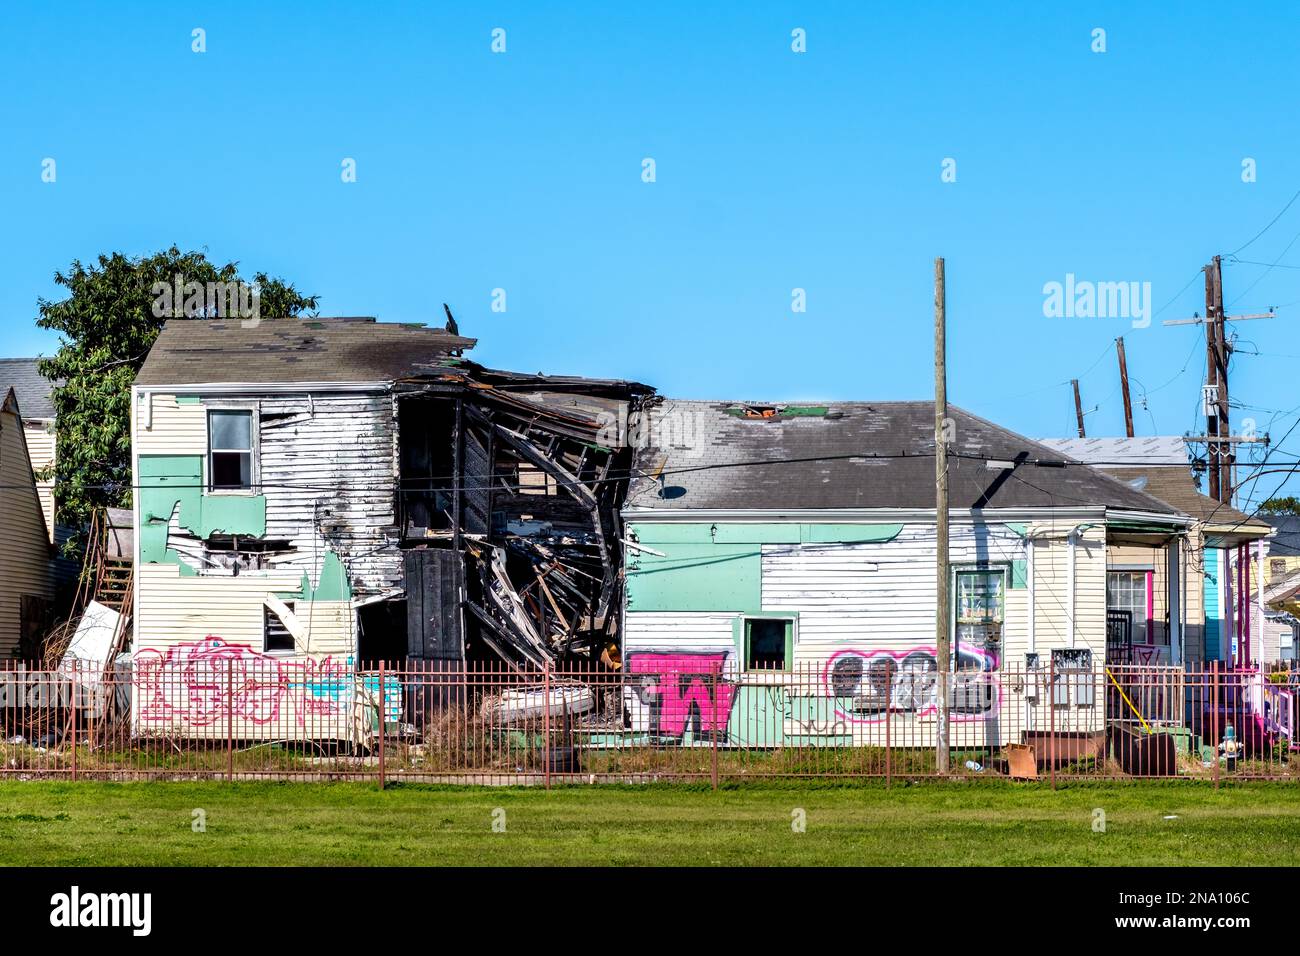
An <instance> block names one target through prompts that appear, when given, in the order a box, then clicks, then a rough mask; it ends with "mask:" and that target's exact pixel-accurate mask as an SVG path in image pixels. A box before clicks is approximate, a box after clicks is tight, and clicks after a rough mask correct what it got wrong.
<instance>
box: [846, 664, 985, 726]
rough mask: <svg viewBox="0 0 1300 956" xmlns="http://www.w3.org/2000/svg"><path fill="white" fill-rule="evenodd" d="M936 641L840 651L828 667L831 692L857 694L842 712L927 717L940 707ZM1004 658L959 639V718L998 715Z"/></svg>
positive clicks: (955, 708) (955, 716)
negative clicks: (933, 643)
mask: <svg viewBox="0 0 1300 956" xmlns="http://www.w3.org/2000/svg"><path fill="white" fill-rule="evenodd" d="M935 654H936V651H935V648H934V647H913V648H908V649H907V650H890V649H885V648H881V649H873V650H859V649H857V648H846V649H845V650H841V651H836V652H835V653H834V654H832V655H831V656H830V658H829V659H828V660H827V661H826V666H825V667H824V668H823V669H822V687H823V690H824V691H825V693H826V695H827V696H828V697H832V698H835V699H841V698H845V697H848V698H852V700H853V705H852V706H851V708H850V709H848V710H845V709H843V708H841V707H839V706H836V708H835V714H836V716H837V717H841V718H843V719H844V720H847V721H851V722H853V723H879V722H880V721H882V720H884V719H885V711H886V707H887V708H888V711H889V713H891V714H909V715H912V716H917V717H922V716H927V715H930V714H934V713H936V712H937V711H938V701H937V691H938V664H937V658H936V656H935ZM997 668H998V658H997V655H996V654H992V653H989V652H986V651H983V650H980V649H978V648H974V647H970V646H968V645H965V644H962V645H959V647H958V649H957V661H956V667H955V668H954V671H953V675H952V677H953V684H952V695H951V696H952V700H951V703H950V707H951V710H950V713H951V715H952V720H954V721H975V720H983V719H985V718H986V717H988V716H989V715H996V714H997V712H998V705H999V703H1000V701H1001V695H1002V689H1001V686H1000V685H999V683H998V678H997Z"/></svg>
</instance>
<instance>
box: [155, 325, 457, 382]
mask: <svg viewBox="0 0 1300 956" xmlns="http://www.w3.org/2000/svg"><path fill="white" fill-rule="evenodd" d="M474 343H475V340H474V339H467V338H462V337H460V336H457V335H451V334H450V333H448V332H447V331H445V330H444V329H439V328H432V329H431V328H426V327H424V326H417V325H406V324H402V323H395V322H375V321H373V320H370V319H311V318H304V319H261V320H260V321H259V322H258V323H257V325H256V326H252V325H246V324H245V323H244V322H242V321H241V320H239V319H171V320H169V321H168V322H167V324H166V325H165V326H164V327H163V330H162V332H161V333H160V334H159V336H158V339H157V341H155V342H154V345H153V348H152V349H151V350H150V352H149V357H148V358H147V359H145V363H144V366H143V367H142V368H141V369H140V372H139V373H138V374H137V375H136V378H135V381H136V384H137V385H164V386H165V385H198V384H207V383H214V384H215V383H241V384H242V383H248V384H268V383H295V382H313V383H314V382H319V383H343V382H364V383H369V382H376V383H380V382H394V381H399V380H401V379H404V378H410V377H414V376H419V375H427V374H429V373H430V372H431V371H434V370H436V368H437V367H438V366H439V364H440V363H442V362H443V361H444V360H445V359H447V358H448V356H449V355H450V353H451V352H452V350H456V349H470V348H473V347H474Z"/></svg>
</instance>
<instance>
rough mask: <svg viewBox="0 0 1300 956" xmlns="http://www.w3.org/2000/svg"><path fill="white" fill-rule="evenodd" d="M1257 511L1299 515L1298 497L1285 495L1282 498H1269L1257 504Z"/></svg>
mask: <svg viewBox="0 0 1300 956" xmlns="http://www.w3.org/2000/svg"><path fill="white" fill-rule="evenodd" d="M1259 513H1260V514H1264V515H1300V498H1296V497H1295V496H1294V495H1287V496H1286V497H1284V498H1269V499H1268V501H1266V502H1264V503H1263V504H1262V505H1260V506H1259Z"/></svg>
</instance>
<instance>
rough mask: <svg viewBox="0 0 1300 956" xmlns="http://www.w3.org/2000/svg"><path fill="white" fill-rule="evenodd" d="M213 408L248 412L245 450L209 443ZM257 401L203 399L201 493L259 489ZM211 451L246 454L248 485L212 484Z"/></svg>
mask: <svg viewBox="0 0 1300 956" xmlns="http://www.w3.org/2000/svg"><path fill="white" fill-rule="evenodd" d="M213 412H247V413H248V444H249V448H248V451H247V452H245V451H244V449H242V448H213V447H212V413H213ZM259 412H260V405H259V404H258V403H257V402H204V409H203V429H204V444H205V445H206V446H207V452H206V454H204V456H203V470H204V475H203V493H204V494H205V495H258V494H260V493H261V491H260V488H259V485H260V484H261V479H262V468H261V464H262V463H261V457H262V456H261V428H260V427H259V426H260V419H261V416H260V414H259ZM214 453H220V454H241V455H242V454H247V455H248V456H249V464H248V487H238V488H230V487H227V488H218V487H216V486H215V485H213V483H212V481H213V468H212V456H213V454H214Z"/></svg>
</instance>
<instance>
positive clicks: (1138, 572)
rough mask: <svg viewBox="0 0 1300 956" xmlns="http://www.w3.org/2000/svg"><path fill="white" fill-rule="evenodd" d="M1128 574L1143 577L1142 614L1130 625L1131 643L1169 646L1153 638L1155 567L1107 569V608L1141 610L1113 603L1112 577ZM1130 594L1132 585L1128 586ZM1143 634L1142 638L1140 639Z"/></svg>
mask: <svg viewBox="0 0 1300 956" xmlns="http://www.w3.org/2000/svg"><path fill="white" fill-rule="evenodd" d="M1120 574H1123V575H1127V576H1130V577H1140V578H1141V585H1140V587H1141V595H1142V605H1141V612H1142V613H1141V616H1140V617H1136V618H1135V619H1134V620H1133V621H1132V622H1131V625H1130V627H1129V644H1130V645H1131V646H1133V647H1139V646H1140V647H1168V646H1169V645H1168V644H1167V643H1166V644H1157V643H1156V642H1155V641H1154V640H1153V639H1152V637H1153V635H1152V633H1151V632H1152V631H1153V630H1155V618H1154V617H1153V613H1154V609H1153V608H1152V607H1151V601H1152V594H1153V587H1154V583H1155V582H1154V580H1153V578H1154V577H1155V569H1154V568H1149V567H1122V566H1112V567H1108V568H1107V569H1106V610H1108V611H1111V610H1114V611H1128V612H1130V613H1131V614H1136V613H1137V612H1138V610H1139V608H1137V607H1128V606H1125V605H1118V604H1111V601H1110V596H1111V578H1112V577H1113V576H1115V575H1120ZM1127 590H1128V592H1129V593H1130V595H1131V594H1132V590H1133V589H1132V587H1129V588H1127ZM1139 635H1141V639H1139Z"/></svg>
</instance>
